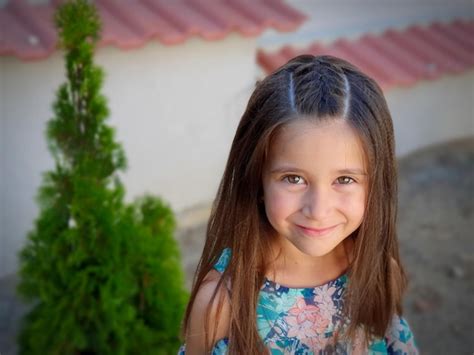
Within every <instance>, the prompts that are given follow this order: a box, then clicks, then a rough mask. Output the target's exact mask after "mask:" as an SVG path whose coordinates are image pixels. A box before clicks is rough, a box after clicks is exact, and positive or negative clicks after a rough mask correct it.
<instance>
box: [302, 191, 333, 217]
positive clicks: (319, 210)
mask: <svg viewBox="0 0 474 355" xmlns="http://www.w3.org/2000/svg"><path fill="white" fill-rule="evenodd" d="M331 209H332V202H331V194H330V191H327V190H325V189H323V188H311V189H309V190H308V191H307V192H306V194H305V196H304V199H303V208H302V213H303V215H304V216H305V217H306V218H308V219H313V220H316V221H322V220H325V219H326V218H327V217H328V216H329V214H330V212H331Z"/></svg>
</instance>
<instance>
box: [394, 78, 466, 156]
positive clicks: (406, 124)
mask: <svg viewBox="0 0 474 355" xmlns="http://www.w3.org/2000/svg"><path fill="white" fill-rule="evenodd" d="M386 99H387V103H388V106H389V108H390V112H391V114H392V118H393V124H394V129H395V138H396V151H397V155H398V156H399V157H402V156H404V155H406V154H408V153H410V152H412V151H414V150H416V149H419V148H422V147H426V146H429V145H434V144H437V143H441V142H446V141H449V140H454V139H457V138H462V137H474V70H471V71H470V72H466V73H463V74H461V75H447V76H444V77H442V78H440V79H439V80H435V81H420V82H419V83H418V84H417V85H415V86H413V87H410V88H394V89H391V90H389V91H388V93H387V94H386Z"/></svg>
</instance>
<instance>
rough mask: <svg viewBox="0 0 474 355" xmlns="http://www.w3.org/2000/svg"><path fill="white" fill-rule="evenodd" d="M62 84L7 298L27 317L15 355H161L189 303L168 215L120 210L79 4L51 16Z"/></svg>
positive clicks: (89, 34) (91, 12)
mask: <svg viewBox="0 0 474 355" xmlns="http://www.w3.org/2000/svg"><path fill="white" fill-rule="evenodd" d="M55 23H56V26H57V28H58V33H59V39H60V46H61V47H62V48H63V49H64V50H65V53H66V54H65V60H66V74H67V82H66V83H64V84H62V85H61V86H60V88H59V90H58V91H57V93H56V97H57V98H56V101H55V103H54V104H53V111H54V117H53V118H52V119H51V120H50V121H49V122H48V126H47V140H48V146H49V148H50V151H51V154H52V155H53V157H54V160H55V169H54V170H53V171H50V172H47V173H45V174H44V176H43V182H42V185H41V187H40V189H39V193H38V196H37V201H38V204H39V206H40V214H39V216H38V218H37V220H36V221H35V226H34V229H33V230H32V231H31V232H30V233H29V234H28V239H27V244H26V245H25V247H24V248H23V249H22V251H21V252H20V253H19V258H20V271H19V274H20V283H19V285H18V289H17V291H18V293H19V295H21V296H22V297H23V299H24V300H26V301H29V302H33V307H32V310H31V311H30V313H28V314H27V315H26V316H25V318H24V320H23V324H22V328H21V332H20V336H19V338H18V342H19V347H20V354H28V355H31V354H61V355H62V354H101V355H102V354H135V353H137V354H138V353H139V354H171V353H176V351H177V348H178V346H179V337H178V334H179V326H180V320H181V319H182V315H183V312H184V307H185V304H186V301H187V297H188V294H187V292H186V291H185V290H184V286H183V285H184V280H183V272H182V269H181V266H180V255H179V250H178V247H177V244H176V241H175V240H174V238H173V232H174V228H175V221H174V216H173V213H172V211H171V209H170V208H169V207H168V206H167V205H166V204H164V203H163V202H162V201H161V200H160V199H159V198H156V197H152V196H143V197H142V198H140V199H138V200H136V201H135V202H134V203H133V204H132V205H126V204H125V203H124V188H123V185H122V184H121V182H120V180H119V178H118V175H117V172H118V171H120V170H124V169H125V167H126V158H125V154H124V152H123V150H122V148H121V146H120V144H118V143H117V142H116V141H115V132H114V130H113V129H112V128H111V127H108V126H107V125H106V124H105V120H106V118H107V116H108V114H109V111H108V108H107V102H106V99H105V97H104V96H102V95H101V94H100V89H101V87H102V83H103V72H102V70H101V69H100V68H99V67H96V66H95V65H94V64H93V53H94V44H95V42H96V41H97V39H98V38H99V34H98V32H99V30H100V22H99V17H98V16H97V13H96V11H95V9H94V7H93V6H92V5H90V4H89V3H88V2H87V1H85V0H74V1H71V2H67V3H65V4H63V5H61V6H60V7H59V8H58V10H57V12H56V16H55Z"/></svg>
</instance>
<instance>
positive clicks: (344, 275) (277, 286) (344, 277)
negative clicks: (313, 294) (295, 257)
mask: <svg viewBox="0 0 474 355" xmlns="http://www.w3.org/2000/svg"><path fill="white" fill-rule="evenodd" d="M347 278H348V273H347V271H346V272H344V273H342V274H341V275H340V276H338V277H336V278H335V279H332V280H329V281H328V282H325V283H323V284H321V285H317V286H311V287H293V286H287V285H282V284H280V283H278V282H275V281H273V280H270V279H269V278H268V277H266V276H265V277H264V283H265V284H268V285H269V286H272V287H273V288H274V289H280V288H285V289H289V290H296V291H303V290H315V289H323V288H327V287H330V286H332V285H333V284H335V283H336V282H338V281H341V282H346V281H347Z"/></svg>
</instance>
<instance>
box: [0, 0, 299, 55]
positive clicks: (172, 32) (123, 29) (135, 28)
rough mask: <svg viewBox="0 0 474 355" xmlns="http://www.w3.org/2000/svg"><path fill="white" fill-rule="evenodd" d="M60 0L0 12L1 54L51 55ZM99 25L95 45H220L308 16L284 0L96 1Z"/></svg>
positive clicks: (14, 3)
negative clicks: (195, 41)
mask: <svg viewBox="0 0 474 355" xmlns="http://www.w3.org/2000/svg"><path fill="white" fill-rule="evenodd" d="M59 3H61V0H53V1H51V2H50V3H46V4H40V5H38V4H37V5H32V4H29V3H28V2H27V1H26V0H10V2H8V3H7V4H6V5H5V6H4V7H3V8H0V23H1V24H2V27H1V28H0V55H14V56H16V57H19V58H21V59H25V60H28V59H30V60H31V59H41V58H45V57H47V56H49V55H50V54H51V53H53V52H54V50H55V46H56V42H57V36H56V32H55V28H54V25H53V21H52V19H53V14H54V10H55V7H56V6H57V5H58V4H59ZM94 3H95V4H96V5H97V8H98V10H99V12H100V16H101V19H102V23H103V32H102V37H101V41H100V42H99V44H98V46H104V45H110V44H112V45H115V46H117V47H119V48H122V49H131V48H137V47H140V46H143V45H144V44H145V43H147V42H148V41H150V40H152V39H155V38H156V39H157V40H159V41H160V42H162V43H164V44H168V45H171V44H178V43H183V42H184V41H186V40H187V39H188V38H190V37H192V36H200V37H202V38H203V39H205V40H210V41H213V40H219V39H222V38H224V37H226V36H227V35H228V34H229V33H230V32H238V33H240V34H241V35H243V36H248V37H251V36H257V35H259V34H260V33H261V32H262V31H264V30H265V29H267V28H274V29H276V30H279V31H292V30H295V29H296V28H297V27H298V26H299V25H300V24H301V23H302V22H303V21H304V20H305V19H306V16H305V15H303V14H302V13H300V12H298V11H297V10H295V9H294V8H292V7H291V6H289V5H287V4H285V3H284V1H283V0H173V1H169V0H127V1H116V0H95V1H94Z"/></svg>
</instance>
